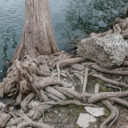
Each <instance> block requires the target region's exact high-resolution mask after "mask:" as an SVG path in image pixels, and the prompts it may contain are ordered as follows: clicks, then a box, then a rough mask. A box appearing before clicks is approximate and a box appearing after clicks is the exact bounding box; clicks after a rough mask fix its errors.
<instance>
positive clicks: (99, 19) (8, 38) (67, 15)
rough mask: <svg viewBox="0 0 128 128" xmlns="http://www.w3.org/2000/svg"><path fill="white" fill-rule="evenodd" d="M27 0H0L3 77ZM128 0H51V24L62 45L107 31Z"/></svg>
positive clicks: (22, 21) (121, 13)
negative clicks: (93, 32)
mask: <svg viewBox="0 0 128 128" xmlns="http://www.w3.org/2000/svg"><path fill="white" fill-rule="evenodd" d="M24 4H25V0H0V79H2V77H3V76H4V73H5V70H6V66H5V61H6V60H11V59H12V57H13V54H14V50H15V48H16V46H17V44H18V43H19V42H20V38H21V33H22V27H23V23H24V8H25V6H24ZM127 6H128V0H50V9H51V15H52V24H53V29H54V33H55V38H56V42H57V44H58V45H59V48H60V49H66V50H70V47H69V45H68V44H69V43H70V42H74V41H75V40H78V39H80V38H84V37H86V36H87V35H88V34H89V33H91V32H92V31H95V32H99V31H105V30H107V29H108V28H110V23H111V22H112V21H113V20H114V19H115V18H116V17H124V14H125V13H124V12H125V8H126V7H127Z"/></svg>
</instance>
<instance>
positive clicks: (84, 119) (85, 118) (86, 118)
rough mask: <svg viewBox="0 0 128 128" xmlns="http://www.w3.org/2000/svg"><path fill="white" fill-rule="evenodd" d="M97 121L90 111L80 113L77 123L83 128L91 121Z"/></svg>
mask: <svg viewBox="0 0 128 128" xmlns="http://www.w3.org/2000/svg"><path fill="white" fill-rule="evenodd" d="M96 121H97V120H96V118H94V117H93V116H91V115H89V114H88V113H80V116H79V118H78V120H77V124H78V125H79V126H80V127H82V128H87V127H88V126H89V123H93V122H96Z"/></svg>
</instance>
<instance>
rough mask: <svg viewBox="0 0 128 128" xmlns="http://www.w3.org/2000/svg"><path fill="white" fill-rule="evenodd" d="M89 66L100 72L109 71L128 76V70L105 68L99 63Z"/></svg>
mask: <svg viewBox="0 0 128 128" xmlns="http://www.w3.org/2000/svg"><path fill="white" fill-rule="evenodd" d="M89 67H91V68H93V69H95V70H97V71H99V72H103V73H109V74H113V75H122V76H123V75H124V76H127V75H128V71H121V70H110V69H106V68H103V67H101V66H99V65H97V64H92V65H90V66H89Z"/></svg>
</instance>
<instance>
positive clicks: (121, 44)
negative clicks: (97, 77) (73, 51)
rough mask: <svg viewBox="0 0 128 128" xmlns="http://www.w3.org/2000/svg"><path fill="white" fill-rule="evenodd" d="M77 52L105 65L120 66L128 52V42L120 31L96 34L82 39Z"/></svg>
mask: <svg viewBox="0 0 128 128" xmlns="http://www.w3.org/2000/svg"><path fill="white" fill-rule="evenodd" d="M77 53H78V55H80V56H82V57H85V58H88V59H91V60H93V61H95V62H96V63H98V64H100V65H101V66H104V67H111V66H113V65H118V66H119V65H121V64H122V62H123V60H124V58H125V57H126V55H127V53H128V44H127V42H126V41H125V40H124V38H123V37H122V35H120V34H119V33H114V34H108V35H106V36H104V37H96V36H95V37H90V38H86V39H83V40H82V41H80V42H79V43H78V49H77Z"/></svg>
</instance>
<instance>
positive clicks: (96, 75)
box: [91, 73, 128, 87]
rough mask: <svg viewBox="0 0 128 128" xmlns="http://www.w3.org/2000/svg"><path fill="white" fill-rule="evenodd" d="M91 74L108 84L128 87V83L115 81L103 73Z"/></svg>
mask: <svg viewBox="0 0 128 128" xmlns="http://www.w3.org/2000/svg"><path fill="white" fill-rule="evenodd" d="M91 76H93V77H95V78H98V79H100V80H102V81H104V82H106V83H108V84H112V85H116V86H119V87H128V85H127V84H125V83H122V82H117V81H114V80H111V79H108V78H106V77H104V76H103V75H99V74H93V73H92V74H91Z"/></svg>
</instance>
